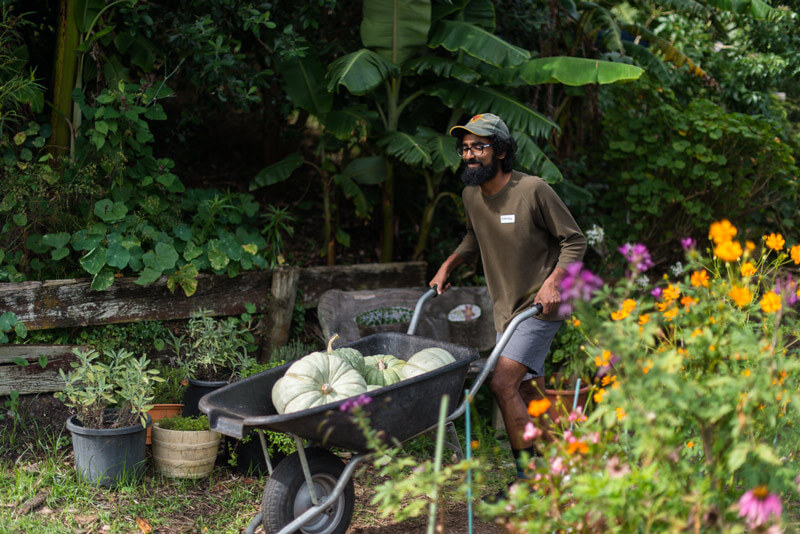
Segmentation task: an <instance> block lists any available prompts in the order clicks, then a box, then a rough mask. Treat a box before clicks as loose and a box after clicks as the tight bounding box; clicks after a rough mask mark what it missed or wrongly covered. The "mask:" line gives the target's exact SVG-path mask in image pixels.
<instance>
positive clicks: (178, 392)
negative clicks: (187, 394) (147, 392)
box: [153, 360, 186, 404]
mask: <svg viewBox="0 0 800 534" xmlns="http://www.w3.org/2000/svg"><path fill="white" fill-rule="evenodd" d="M153 368H154V369H155V370H157V371H158V375H159V376H160V377H161V378H162V381H161V382H157V383H156V384H155V385H154V386H153V404H181V403H182V402H183V392H184V389H183V387H184V386H183V383H182V382H183V380H184V378H185V377H186V373H185V371H184V369H183V368H182V367H176V366H174V365H170V364H169V363H168V362H164V361H161V360H157V361H156V362H155V364H154V365H153Z"/></svg>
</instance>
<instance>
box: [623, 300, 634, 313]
mask: <svg viewBox="0 0 800 534" xmlns="http://www.w3.org/2000/svg"><path fill="white" fill-rule="evenodd" d="M622 309H623V310H625V311H626V312H628V313H630V312H632V311H633V310H635V309H636V301H635V300H633V299H625V301H624V302H623V303H622Z"/></svg>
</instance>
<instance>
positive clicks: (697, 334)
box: [692, 328, 703, 337]
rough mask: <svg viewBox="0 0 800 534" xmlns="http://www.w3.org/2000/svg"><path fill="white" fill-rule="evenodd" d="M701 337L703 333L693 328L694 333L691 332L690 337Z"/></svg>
mask: <svg viewBox="0 0 800 534" xmlns="http://www.w3.org/2000/svg"><path fill="white" fill-rule="evenodd" d="M701 335H703V331H702V330H700V329H699V328H695V329H694V332H692V337H696V336H701Z"/></svg>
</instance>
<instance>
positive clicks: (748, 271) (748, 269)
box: [739, 261, 756, 278]
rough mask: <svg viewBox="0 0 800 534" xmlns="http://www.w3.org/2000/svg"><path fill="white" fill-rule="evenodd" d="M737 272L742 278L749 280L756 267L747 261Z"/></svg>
mask: <svg viewBox="0 0 800 534" xmlns="http://www.w3.org/2000/svg"><path fill="white" fill-rule="evenodd" d="M739 272H740V273H742V276H744V277H748V278H749V277H751V276H753V275H754V274H756V266H755V265H753V264H752V263H750V262H749V261H748V262H745V263H743V264H742V266H741V267H739Z"/></svg>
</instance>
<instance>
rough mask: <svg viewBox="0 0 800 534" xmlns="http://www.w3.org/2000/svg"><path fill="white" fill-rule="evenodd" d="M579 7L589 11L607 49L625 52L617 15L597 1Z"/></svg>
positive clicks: (584, 3) (591, 21)
mask: <svg viewBox="0 0 800 534" xmlns="http://www.w3.org/2000/svg"><path fill="white" fill-rule="evenodd" d="M692 1H694V0H692ZM578 7H580V8H581V10H583V11H586V12H588V15H589V22H590V23H593V24H592V26H595V27H596V28H597V29H596V30H595V31H597V32H600V33H601V36H602V40H603V44H604V45H605V47H606V49H607V50H614V51H616V52H620V53H623V52H624V51H623V49H622V31H621V30H620V28H619V24H617V17H616V16H614V14H613V13H611V11H609V10H608V9H606V8H605V7H603V6H601V5H600V4H597V3H595V2H580V3H579V4H578Z"/></svg>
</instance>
